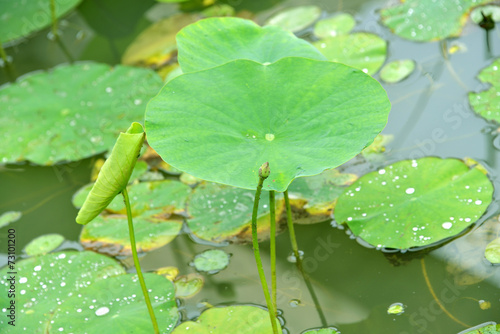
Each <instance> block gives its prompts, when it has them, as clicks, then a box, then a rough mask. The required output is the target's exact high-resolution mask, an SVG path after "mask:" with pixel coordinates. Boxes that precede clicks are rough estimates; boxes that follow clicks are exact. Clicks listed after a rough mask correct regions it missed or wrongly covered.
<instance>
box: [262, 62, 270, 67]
mask: <svg viewBox="0 0 500 334" xmlns="http://www.w3.org/2000/svg"><path fill="white" fill-rule="evenodd" d="M262 65H265V66H267V65H271V63H270V62H268V61H266V62H265V63H263V64H262Z"/></svg>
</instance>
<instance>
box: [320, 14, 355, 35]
mask: <svg viewBox="0 0 500 334" xmlns="http://www.w3.org/2000/svg"><path fill="white" fill-rule="evenodd" d="M355 25H356V20H354V17H352V15H351V14H347V13H342V14H339V15H336V16H333V17H330V18H327V19H323V20H320V21H318V22H317V23H316V25H315V26H314V34H315V35H316V36H317V37H318V38H327V37H334V36H338V35H345V34H348V33H349V32H350V31H351V30H352V28H354V26H355Z"/></svg>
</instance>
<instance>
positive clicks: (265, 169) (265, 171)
mask: <svg viewBox="0 0 500 334" xmlns="http://www.w3.org/2000/svg"><path fill="white" fill-rule="evenodd" d="M269 174H271V169H270V168H269V162H265V163H263V164H262V166H260V168H259V177H261V178H263V179H267V177H268V176H269Z"/></svg>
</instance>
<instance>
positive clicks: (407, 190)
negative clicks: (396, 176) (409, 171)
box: [405, 188, 415, 195]
mask: <svg viewBox="0 0 500 334" xmlns="http://www.w3.org/2000/svg"><path fill="white" fill-rule="evenodd" d="M405 192H406V193H407V194H408V195H411V194H413V193H414V192H415V188H408V189H406V190H405Z"/></svg>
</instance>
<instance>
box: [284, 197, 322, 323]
mask: <svg viewBox="0 0 500 334" xmlns="http://www.w3.org/2000/svg"><path fill="white" fill-rule="evenodd" d="M283 195H284V196H285V206H286V218H287V219H286V221H287V225H288V233H289V234H290V243H291V244H292V250H293V254H294V255H295V259H296V261H295V264H296V265H297V269H299V272H300V274H301V275H302V278H303V279H304V282H305V283H306V287H307V290H308V291H309V294H310V295H311V299H312V300H313V303H314V306H315V307H316V311H317V312H318V316H319V319H320V321H321V325H322V326H323V327H327V326H328V325H327V322H326V317H325V313H324V312H323V309H322V307H321V305H320V303H319V299H318V296H317V295H316V292H315V291H314V287H313V285H312V284H311V280H310V279H309V276H307V274H306V272H305V271H304V268H303V267H302V258H301V257H300V253H299V247H298V245H297V238H296V237H295V228H294V227H293V218H292V207H291V206H290V199H289V198H288V190H285V192H284V193H283Z"/></svg>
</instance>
